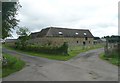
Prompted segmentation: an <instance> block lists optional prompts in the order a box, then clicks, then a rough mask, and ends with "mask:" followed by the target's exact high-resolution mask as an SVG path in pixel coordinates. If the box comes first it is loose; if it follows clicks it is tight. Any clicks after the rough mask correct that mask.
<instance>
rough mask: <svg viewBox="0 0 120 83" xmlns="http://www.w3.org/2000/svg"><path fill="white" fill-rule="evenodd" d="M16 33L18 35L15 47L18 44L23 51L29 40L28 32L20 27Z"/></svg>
mask: <svg viewBox="0 0 120 83" xmlns="http://www.w3.org/2000/svg"><path fill="white" fill-rule="evenodd" d="M16 33H17V34H18V35H19V38H18V42H17V44H16V45H19V44H20V45H21V47H22V49H24V47H25V46H26V45H27V40H29V38H30V37H29V34H30V31H29V29H28V28H26V27H21V28H19V30H17V32H16ZM20 45H19V46H20Z"/></svg>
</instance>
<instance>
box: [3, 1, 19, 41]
mask: <svg viewBox="0 0 120 83" xmlns="http://www.w3.org/2000/svg"><path fill="white" fill-rule="evenodd" d="M20 7H21V5H20V4H19V2H2V39H5V38H6V37H9V36H11V29H14V28H15V26H17V24H18V22H19V20H17V19H16V15H17V14H18V13H17V11H18V10H19V8H20Z"/></svg>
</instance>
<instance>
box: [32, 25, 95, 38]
mask: <svg viewBox="0 0 120 83" xmlns="http://www.w3.org/2000/svg"><path fill="white" fill-rule="evenodd" d="M34 34H35V35H34ZM31 36H36V37H81V38H82V37H89V38H93V37H94V36H93V35H92V34H91V32H90V31H89V30H88V29H68V28H58V27H48V28H45V29H42V30H41V31H40V32H37V33H32V34H31ZM33 38H34V37H33Z"/></svg>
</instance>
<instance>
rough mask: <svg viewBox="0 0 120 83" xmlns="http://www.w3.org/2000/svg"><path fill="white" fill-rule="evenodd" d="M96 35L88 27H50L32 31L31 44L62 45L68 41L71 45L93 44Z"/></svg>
mask: <svg viewBox="0 0 120 83" xmlns="http://www.w3.org/2000/svg"><path fill="white" fill-rule="evenodd" d="M93 40H94V36H93V35H92V33H91V32H90V31H89V30H88V29H69V28H59V27H48V28H45V29H42V30H41V31H40V32H35V33H31V35H30V40H29V41H28V42H29V43H31V44H37V45H53V46H58V45H62V44H63V43H64V42H67V43H68V44H69V45H73V46H75V45H92V44H93Z"/></svg>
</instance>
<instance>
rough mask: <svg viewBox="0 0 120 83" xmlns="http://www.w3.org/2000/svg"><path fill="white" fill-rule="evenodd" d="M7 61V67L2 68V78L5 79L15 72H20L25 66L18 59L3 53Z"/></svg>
mask: <svg viewBox="0 0 120 83" xmlns="http://www.w3.org/2000/svg"><path fill="white" fill-rule="evenodd" d="M3 56H4V57H5V58H6V60H7V62H8V63H7V65H5V66H2V77H6V76H8V75H10V74H12V73H14V72H16V71H19V70H21V69H22V68H23V67H24V66H25V62H24V61H22V60H20V59H19V58H16V57H13V56H11V55H9V54H6V53H3Z"/></svg>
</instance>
